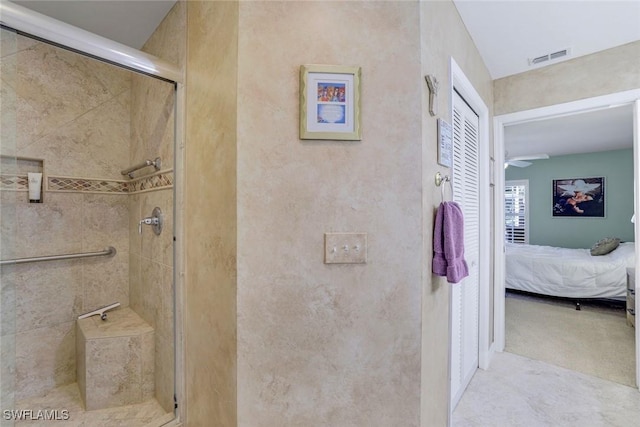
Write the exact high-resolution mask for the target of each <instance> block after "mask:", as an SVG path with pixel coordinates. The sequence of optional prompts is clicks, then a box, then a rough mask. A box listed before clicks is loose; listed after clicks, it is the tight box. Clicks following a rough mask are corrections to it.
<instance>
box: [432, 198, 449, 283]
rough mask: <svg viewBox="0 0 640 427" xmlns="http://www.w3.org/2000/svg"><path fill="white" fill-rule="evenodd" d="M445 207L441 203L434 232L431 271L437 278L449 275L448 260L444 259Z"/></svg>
mask: <svg viewBox="0 0 640 427" xmlns="http://www.w3.org/2000/svg"><path fill="white" fill-rule="evenodd" d="M443 217H444V207H443V203H440V206H439V207H438V211H437V212H436V223H435V225H434V230H433V261H432V263H431V269H432V270H433V274H435V275H437V276H446V275H447V260H446V258H445V257H444V233H443V231H442V230H443V224H444V222H443V221H444V218H443Z"/></svg>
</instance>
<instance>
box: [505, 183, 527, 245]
mask: <svg viewBox="0 0 640 427" xmlns="http://www.w3.org/2000/svg"><path fill="white" fill-rule="evenodd" d="M528 187H529V181H527V180H522V181H506V182H505V186H504V220H505V239H506V241H507V242H511V243H523V244H527V243H529V207H528V194H527V193H528V190H529V188H528Z"/></svg>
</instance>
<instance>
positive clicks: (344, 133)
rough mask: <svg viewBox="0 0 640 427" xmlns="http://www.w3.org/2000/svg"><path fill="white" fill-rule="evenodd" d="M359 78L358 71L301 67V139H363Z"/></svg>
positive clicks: (326, 67)
mask: <svg viewBox="0 0 640 427" xmlns="http://www.w3.org/2000/svg"><path fill="white" fill-rule="evenodd" d="M360 74H361V69H360V67H342V66H336V65H303V66H301V67H300V139H333V140H344V141H360V140H361V139H362V128H361V127H360Z"/></svg>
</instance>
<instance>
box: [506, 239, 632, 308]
mask: <svg viewBox="0 0 640 427" xmlns="http://www.w3.org/2000/svg"><path fill="white" fill-rule="evenodd" d="M634 266H635V256H634V243H633V242H629V243H621V244H620V246H618V248H617V249H616V250H614V251H613V252H611V253H609V254H607V255H602V256H591V254H590V252H589V249H567V248H556V247H551V246H536V245H522V244H516V243H506V287H507V288H508V289H518V290H521V291H527V292H535V293H538V294H543V295H552V296H558V297H567V298H619V297H624V296H625V295H626V293H627V292H626V289H627V267H634Z"/></svg>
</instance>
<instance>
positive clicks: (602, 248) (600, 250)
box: [591, 237, 620, 256]
mask: <svg viewBox="0 0 640 427" xmlns="http://www.w3.org/2000/svg"><path fill="white" fill-rule="evenodd" d="M618 245H620V239H618V238H617V237H606V238H604V239H602V240H600V241H598V242H596V243H595V245H593V246H592V247H591V255H593V256H598V255H606V254H608V253H609V252H612V251H613V250H614V249H615V248H617V247H618Z"/></svg>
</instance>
